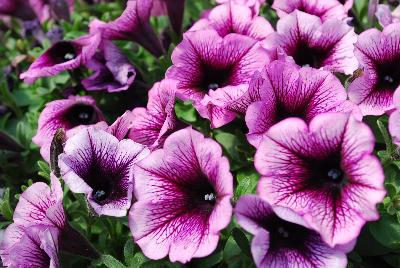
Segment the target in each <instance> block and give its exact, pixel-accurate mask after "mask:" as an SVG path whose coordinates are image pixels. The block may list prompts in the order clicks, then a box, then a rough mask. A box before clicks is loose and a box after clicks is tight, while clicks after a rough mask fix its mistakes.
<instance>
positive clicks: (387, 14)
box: [375, 5, 400, 27]
mask: <svg viewBox="0 0 400 268" xmlns="http://www.w3.org/2000/svg"><path fill="white" fill-rule="evenodd" d="M375 16H376V17H377V18H378V21H379V24H380V25H381V26H382V27H385V26H387V25H389V24H391V23H397V22H400V6H398V7H397V8H395V9H394V10H393V11H391V10H390V7H389V6H388V5H378V8H377V10H376V12H375Z"/></svg>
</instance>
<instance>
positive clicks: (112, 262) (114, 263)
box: [101, 255, 126, 268]
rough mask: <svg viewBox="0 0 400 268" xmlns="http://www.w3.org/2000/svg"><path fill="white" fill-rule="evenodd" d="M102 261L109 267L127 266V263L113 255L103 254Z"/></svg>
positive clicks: (121, 267)
mask: <svg viewBox="0 0 400 268" xmlns="http://www.w3.org/2000/svg"><path fill="white" fill-rule="evenodd" d="M101 262H102V263H103V264H104V265H105V266H106V267H108V268H126V266H125V265H123V264H122V263H121V262H120V261H119V260H117V259H116V258H114V257H113V256H111V255H102V256H101Z"/></svg>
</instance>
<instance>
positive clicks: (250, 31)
mask: <svg viewBox="0 0 400 268" xmlns="http://www.w3.org/2000/svg"><path fill="white" fill-rule="evenodd" d="M205 29H214V30H216V31H217V32H218V34H219V35H220V36H221V37H224V36H226V35H228V34H230V33H237V34H241V35H247V36H250V37H252V38H254V39H257V40H263V39H265V38H266V37H267V36H268V35H269V34H270V33H272V32H274V29H273V28H272V26H271V24H270V23H269V22H268V21H267V20H266V19H265V18H263V17H260V16H253V14H252V12H251V9H250V8H249V7H247V6H245V5H241V4H236V3H234V2H229V3H226V4H223V5H219V6H216V7H215V8H214V9H212V10H211V11H210V12H209V13H208V15H207V16H206V17H205V18H203V19H200V20H199V21H197V22H196V23H195V24H194V25H193V26H192V27H191V28H190V30H189V31H197V30H205Z"/></svg>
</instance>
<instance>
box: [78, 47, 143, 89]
mask: <svg viewBox="0 0 400 268" xmlns="http://www.w3.org/2000/svg"><path fill="white" fill-rule="evenodd" d="M99 49H100V52H97V53H96V54H95V55H94V56H93V57H92V58H91V59H90V60H89V61H88V62H87V63H86V66H87V67H88V68H89V69H92V70H93V71H94V73H93V74H92V75H91V76H90V77H88V78H86V79H84V80H83V81H82V85H83V86H84V87H85V89H86V90H107V91H108V92H118V91H123V90H127V89H128V88H129V87H130V85H132V83H133V81H134V80H135V77H136V71H135V69H134V68H133V66H132V64H131V63H130V62H129V60H128V58H127V57H126V56H125V55H124V54H123V53H122V52H121V51H120V50H119V48H118V47H117V46H116V45H114V44H113V43H112V42H111V41H108V40H103V41H102V43H101V45H100V47H99Z"/></svg>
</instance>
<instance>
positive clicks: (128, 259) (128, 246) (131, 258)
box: [124, 238, 136, 267]
mask: <svg viewBox="0 0 400 268" xmlns="http://www.w3.org/2000/svg"><path fill="white" fill-rule="evenodd" d="M135 249H136V247H135V244H134V243H133V239H132V238H128V240H127V241H126V243H125V246H124V258H125V263H126V264H127V265H128V267H134V266H133V264H134V263H135V262H136V260H135V255H134V254H135Z"/></svg>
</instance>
